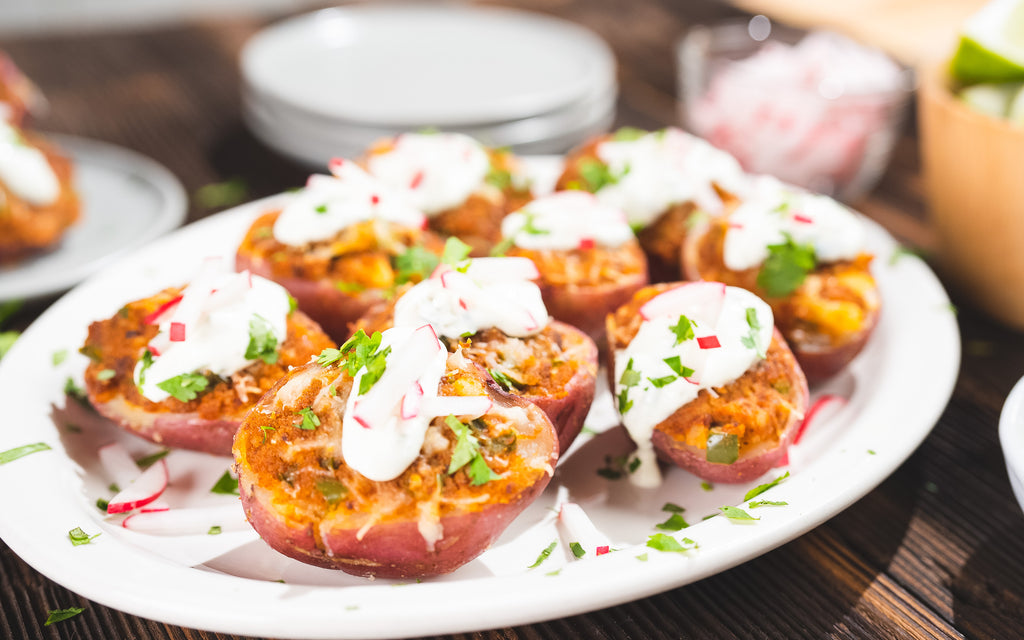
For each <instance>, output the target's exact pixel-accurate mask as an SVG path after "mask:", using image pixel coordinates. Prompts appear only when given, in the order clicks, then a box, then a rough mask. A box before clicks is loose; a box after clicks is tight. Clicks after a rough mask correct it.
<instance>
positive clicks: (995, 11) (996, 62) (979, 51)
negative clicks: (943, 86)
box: [950, 0, 1024, 84]
mask: <svg viewBox="0 0 1024 640" xmlns="http://www.w3.org/2000/svg"><path fill="white" fill-rule="evenodd" d="M950 72H951V73H952V74H953V77H954V78H955V79H956V80H958V81H960V82H961V83H963V84H974V83H977V82H1008V81H1012V80H1024V0H993V1H992V2H989V3H988V4H987V5H985V6H984V7H983V8H982V9H981V10H980V11H978V12H977V13H975V14H974V15H972V16H971V17H970V18H968V20H967V22H966V23H965V24H964V28H963V30H962V31H961V33H960V43H959V46H958V47H957V50H956V53H955V54H954V55H953V59H952V61H951V62H950Z"/></svg>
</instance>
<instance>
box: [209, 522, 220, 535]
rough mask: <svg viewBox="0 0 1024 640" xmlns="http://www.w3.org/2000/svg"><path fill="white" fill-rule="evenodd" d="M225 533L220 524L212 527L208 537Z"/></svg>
mask: <svg viewBox="0 0 1024 640" xmlns="http://www.w3.org/2000/svg"><path fill="white" fill-rule="evenodd" d="M223 532H224V530H223V529H221V527H220V525H219V524H215V525H213V526H212V527H210V529H209V531H207V532H206V535H208V536H219V535H220V534H221V533H223Z"/></svg>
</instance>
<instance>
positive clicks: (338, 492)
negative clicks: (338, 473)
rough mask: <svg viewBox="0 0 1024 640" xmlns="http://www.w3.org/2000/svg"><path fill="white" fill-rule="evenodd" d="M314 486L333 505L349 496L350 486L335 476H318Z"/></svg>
mask: <svg viewBox="0 0 1024 640" xmlns="http://www.w3.org/2000/svg"><path fill="white" fill-rule="evenodd" d="M313 486H315V487H316V490H317V491H319V492H320V494H321V495H323V497H324V500H326V501H327V504H329V505H332V506H333V505H335V504H337V503H338V502H340V501H342V500H344V499H345V498H347V497H348V487H346V486H345V485H344V484H342V483H341V482H339V481H338V480H337V479H335V478H317V479H316V482H314V483H313Z"/></svg>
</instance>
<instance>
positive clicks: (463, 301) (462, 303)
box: [459, 298, 469, 309]
mask: <svg viewBox="0 0 1024 640" xmlns="http://www.w3.org/2000/svg"><path fill="white" fill-rule="evenodd" d="M459 306H460V307H462V308H463V309H469V305H468V304H466V301H465V300H463V299H462V298H459Z"/></svg>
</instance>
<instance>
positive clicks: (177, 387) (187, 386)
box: [156, 373, 210, 402]
mask: <svg viewBox="0 0 1024 640" xmlns="http://www.w3.org/2000/svg"><path fill="white" fill-rule="evenodd" d="M209 384H210V381H209V380H207V379H206V376H204V375H202V374H199V373H183V374H181V375H180V376H174V377H173V378H168V379H167V380H164V381H163V382H158V383H156V386H157V387H159V388H161V389H163V390H164V391H166V392H167V393H169V394H171V396H173V397H174V398H175V399H177V400H180V401H182V402H188V401H190V400H194V399H195V398H196V395H198V393H199V392H200V391H202V390H203V389H205V388H206V387H207V386H208V385H209Z"/></svg>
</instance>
